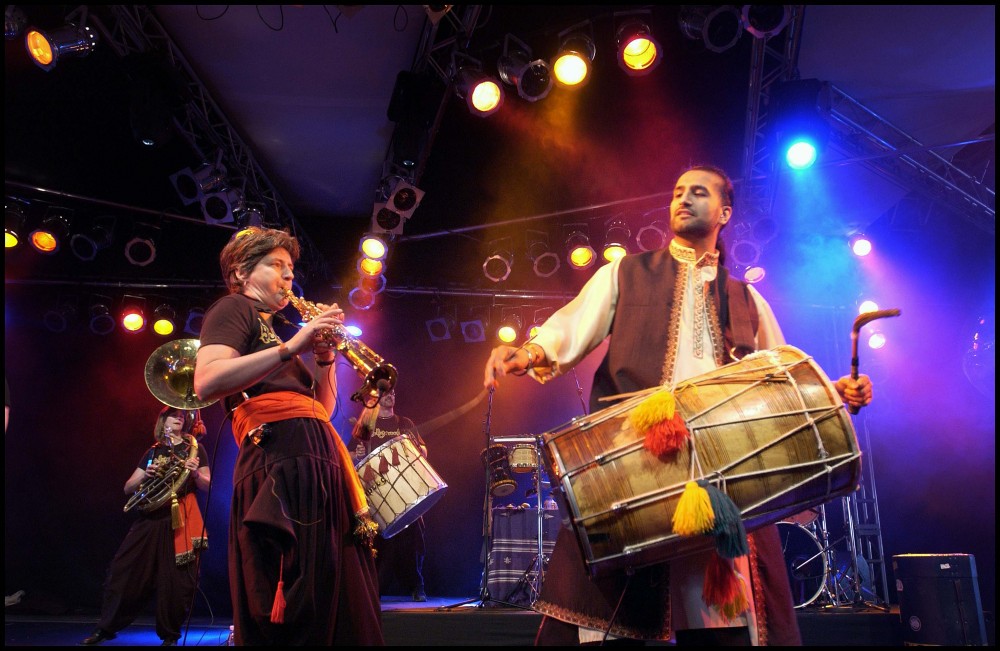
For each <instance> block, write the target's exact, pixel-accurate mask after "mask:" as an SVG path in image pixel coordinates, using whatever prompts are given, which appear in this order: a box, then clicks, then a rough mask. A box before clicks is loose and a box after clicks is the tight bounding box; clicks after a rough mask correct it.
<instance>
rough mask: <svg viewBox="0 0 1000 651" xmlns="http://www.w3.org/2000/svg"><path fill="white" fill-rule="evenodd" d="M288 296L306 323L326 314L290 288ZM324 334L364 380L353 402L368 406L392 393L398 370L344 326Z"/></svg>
mask: <svg viewBox="0 0 1000 651" xmlns="http://www.w3.org/2000/svg"><path fill="white" fill-rule="evenodd" d="M285 296H286V297H287V298H288V300H289V302H291V304H292V307H294V308H295V309H296V310H297V311H298V313H299V314H300V315H301V316H302V320H303V321H312V320H313V319H315V318H316V317H318V316H319V315H320V314H322V313H323V310H321V309H320V308H319V307H317V306H316V304H315V303H313V302H312V301H307V300H306V299H305V298H301V297H298V296H296V295H295V293H294V292H293V291H292V290H290V289H286V290H285ZM321 335H322V337H323V339H324V340H325V341H328V342H330V343H331V344H333V346H334V348H336V350H337V351H338V352H339V353H341V354H342V355H343V356H344V357H345V358H346V359H347V361H348V362H350V364H351V367H352V368H354V370H355V371H356V372H357V374H358V376H360V377H361V378H362V379H363V380H364V382H363V383H362V385H361V388H360V389H358V390H357V391H356V392H355V393H354V394H353V395H352V396H351V400H354V401H355V402H361V403H365V404H367V403H368V402H369V400H370V399H371V398H375V399H376V400H377V399H378V398H379V397H380V396H381V395H382V394H383V393H386V392H388V391H391V390H392V389H393V387H395V386H396V379H397V377H398V375H399V374H398V372H397V371H396V367H395V366H393V365H392V364H387V363H386V361H385V359H383V358H382V356H381V355H379V354H378V353H376V352H375V351H374V350H372V349H371V348H369V347H368V346H367V345H366V344H365V342H363V341H361V340H360V339H358V338H357V337H355V336H354V335H352V334H351V333H350V332H348V331H347V328H345V327H344V326H343V325H342V324H337V325H336V326H334V327H333V328H327V329H324V330H322V331H321Z"/></svg>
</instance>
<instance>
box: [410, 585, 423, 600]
mask: <svg viewBox="0 0 1000 651" xmlns="http://www.w3.org/2000/svg"><path fill="white" fill-rule="evenodd" d="M412 596H413V600H414V601H427V593H426V592H424V589H423V588H417V589H416V590H414V591H413V595H412Z"/></svg>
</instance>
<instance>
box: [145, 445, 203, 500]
mask: <svg viewBox="0 0 1000 651" xmlns="http://www.w3.org/2000/svg"><path fill="white" fill-rule="evenodd" d="M172 451H173V456H176V457H178V458H180V459H181V461H176V463H178V464H181V465H183V463H184V462H183V459H187V458H188V455H189V454H190V453H191V446H190V445H189V444H188V442H187V441H186V440H185V441H182V442H181V443H178V444H177V445H174V446H173V448H172ZM171 458H172V456H171V446H170V445H168V444H166V443H155V444H153V446H152V447H150V448H149V449H148V450H146V454H144V455H143V456H142V460H141V461H139V465H138V466H137V467H138V468H139V470H142V471H144V472H145V470H146V466H148V465H149V464H150V463H152V462H153V461H154V460H155V461H156V462H157V463H159V464H161V465H162V464H164V463H170V461H171ZM207 465H208V456H207V455H206V454H205V446H203V445H199V446H198V467H199V468H202V467H204V466H207ZM143 481H144V482H145V481H147V480H145V479H144V480H143ZM197 488H198V485H197V484H195V482H194V477H193V476H192V474H189V475H188V478H187V481H185V482H184V485H183V486H181V487H180V490H178V491H177V497H183V496H184V495H187V494H188V493H192V492H194V491H195V490H197ZM167 506H169V502H168V503H167Z"/></svg>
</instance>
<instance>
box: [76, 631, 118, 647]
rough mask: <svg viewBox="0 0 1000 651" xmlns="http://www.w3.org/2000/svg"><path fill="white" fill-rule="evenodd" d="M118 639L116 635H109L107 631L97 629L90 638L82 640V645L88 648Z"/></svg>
mask: <svg viewBox="0 0 1000 651" xmlns="http://www.w3.org/2000/svg"><path fill="white" fill-rule="evenodd" d="M116 637H118V636H117V635H115V634H114V633H109V632H107V631H105V630H104V629H103V628H95V629H94V632H93V633H91V634H90V635H89V636H88V637H85V638H83V639H82V640H80V644H86V645H87V646H90V645H93V644H100V643H101V642H103V641H104V640H113V639H115V638H116Z"/></svg>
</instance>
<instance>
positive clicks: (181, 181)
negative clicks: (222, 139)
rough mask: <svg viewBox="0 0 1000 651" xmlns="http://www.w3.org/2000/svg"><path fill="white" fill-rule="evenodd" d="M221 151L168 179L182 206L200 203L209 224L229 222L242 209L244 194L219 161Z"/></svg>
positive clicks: (175, 173) (233, 220)
mask: <svg viewBox="0 0 1000 651" xmlns="http://www.w3.org/2000/svg"><path fill="white" fill-rule="evenodd" d="M222 157H223V152H222V150H219V152H218V154H217V155H216V159H215V160H214V161H212V162H205V163H202V164H201V165H199V166H197V167H195V168H191V167H185V168H184V169H181V170H178V171H176V172H174V173H173V174H171V175H170V183H171V184H172V185H173V186H174V190H176V191H177V196H178V197H180V199H181V202H182V203H183V204H184V205H185V206H191V205H195V204H197V205H199V206H200V207H201V213H202V216H203V217H204V219H205V222H206V223H208V224H232V223H234V222H235V221H236V215H237V214H238V213H240V212H241V211H243V210H244V208H245V203H246V197H245V194H244V192H243V190H242V189H241V188H240V187H238V186H239V183H238V182H236V181H234V180H233V179H231V178H229V173H228V171H227V169H226V166H225V165H223V163H222Z"/></svg>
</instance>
